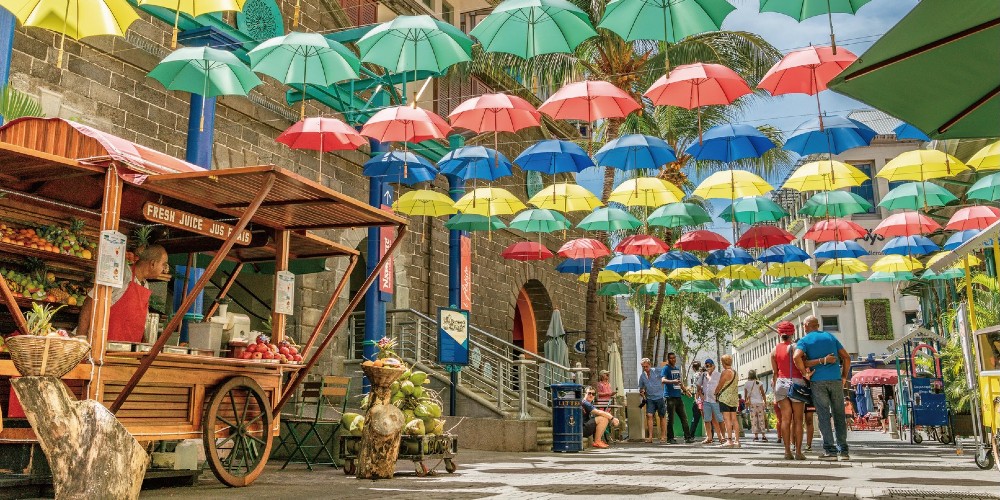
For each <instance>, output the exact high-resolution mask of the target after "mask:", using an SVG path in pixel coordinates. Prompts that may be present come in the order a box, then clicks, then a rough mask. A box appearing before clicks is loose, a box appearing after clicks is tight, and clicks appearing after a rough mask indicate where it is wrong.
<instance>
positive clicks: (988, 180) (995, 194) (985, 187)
mask: <svg viewBox="0 0 1000 500" xmlns="http://www.w3.org/2000/svg"><path fill="white" fill-rule="evenodd" d="M965 197H966V198H968V199H970V200H986V201H997V200H1000V172H997V173H995V174H990V175H987V176H986V177H983V178H982V179H979V180H978V181H976V183H975V184H973V185H972V187H970V188H969V190H968V191H966V192H965Z"/></svg>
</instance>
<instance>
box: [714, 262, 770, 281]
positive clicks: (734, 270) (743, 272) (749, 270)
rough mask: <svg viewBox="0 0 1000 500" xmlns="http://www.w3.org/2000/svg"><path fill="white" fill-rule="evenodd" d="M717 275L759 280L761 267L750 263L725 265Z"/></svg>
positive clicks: (731, 278) (717, 276) (728, 277)
mask: <svg viewBox="0 0 1000 500" xmlns="http://www.w3.org/2000/svg"><path fill="white" fill-rule="evenodd" d="M715 277H716V278H723V279H727V280H759V279H760V269H757V268H756V267H754V266H751V265H750V264H734V265H732V266H726V267H723V268H722V270H720V271H719V274H716V275H715Z"/></svg>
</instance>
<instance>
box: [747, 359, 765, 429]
mask: <svg viewBox="0 0 1000 500" xmlns="http://www.w3.org/2000/svg"><path fill="white" fill-rule="evenodd" d="M743 399H744V400H745V401H746V402H747V406H749V407H750V430H751V431H752V432H753V440H754V441H763V442H765V443H766V442H767V435H766V432H767V413H766V412H765V411H764V399H765V394H764V384H762V383H760V381H759V380H757V370H750V372H749V373H747V383H746V384H743ZM757 435H760V439H758V438H757Z"/></svg>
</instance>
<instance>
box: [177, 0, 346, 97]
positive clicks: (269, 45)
mask: <svg viewBox="0 0 1000 500" xmlns="http://www.w3.org/2000/svg"><path fill="white" fill-rule="evenodd" d="M164 1H165V3H171V2H170V0H164ZM247 56H249V57H250V69H252V70H254V71H256V72H258V73H263V74H265V75H267V76H270V77H271V78H274V79H275V80H278V81H279V82H281V83H284V84H286V85H287V84H290V83H297V84H303V85H315V86H320V87H329V86H330V85H333V84H334V83H337V82H341V81H344V80H357V79H358V78H359V75H358V71H360V69H361V61H359V60H358V58H357V56H355V55H354V52H351V50H350V49H348V48H347V47H345V46H344V45H342V44H341V43H340V42H336V41H333V40H330V39H329V38H327V37H325V36H323V35H321V34H319V33H300V32H296V31H292V32H290V33H288V34H287V35H281V36H276V37H274V38H270V39H267V40H264V41H263V42H261V43H260V45H258V46H256V47H254V48H253V49H252V50H250V51H249V52H247Z"/></svg>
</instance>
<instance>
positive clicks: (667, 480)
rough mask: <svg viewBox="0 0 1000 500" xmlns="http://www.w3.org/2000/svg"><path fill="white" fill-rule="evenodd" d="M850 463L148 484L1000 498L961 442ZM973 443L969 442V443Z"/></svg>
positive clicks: (526, 464) (599, 455)
mask: <svg viewBox="0 0 1000 500" xmlns="http://www.w3.org/2000/svg"><path fill="white" fill-rule="evenodd" d="M850 438H851V439H850V440H851V442H852V445H853V448H852V452H851V461H850V462H823V461H819V460H817V459H816V456H817V454H816V450H818V449H819V448H821V446H820V445H819V440H818V439H817V441H816V445H817V446H815V447H814V451H813V452H811V453H809V454H807V456H808V457H809V460H806V461H786V460H782V454H783V452H782V449H781V448H780V446H781V445H779V444H776V443H774V442H773V441H774V437H773V435H772V436H771V440H772V442H771V443H754V442H752V441H751V442H744V445H743V448H741V449H722V448H718V447H712V446H702V445H696V444H695V445H683V444H682V445H659V444H618V445H614V446H613V447H612V448H610V449H607V450H588V451H586V452H582V453H569V454H556V453H542V452H538V453H494V452H479V451H462V452H460V453H459V455H458V458H457V462H458V463H459V470H458V471H457V472H456V473H454V474H447V473H445V472H444V466H443V464H434V463H428V464H427V465H428V466H435V465H437V468H438V473H437V474H436V475H434V476H429V477H417V476H416V475H415V474H414V473H413V472H412V470H413V468H412V467H411V463H409V462H400V463H399V465H398V467H397V470H398V471H399V472H398V473H397V476H396V478H394V479H392V480H388V481H378V482H373V481H361V480H357V479H355V478H353V477H347V476H345V475H344V474H343V472H342V471H340V470H339V469H333V468H331V467H328V466H326V467H324V466H321V467H318V468H317V469H316V470H314V471H312V472H310V471H308V470H306V469H305V467H304V466H302V465H297V466H296V465H293V466H289V468H288V469H286V470H280V469H279V468H278V467H276V466H269V467H268V470H266V471H265V472H264V474H263V475H262V476H261V478H260V479H258V480H257V482H256V483H254V485H252V486H251V487H248V488H244V489H227V488H225V487H222V486H221V485H219V483H218V482H216V481H215V478H214V477H212V476H211V474H210V473H206V474H205V475H203V477H202V479H201V481H200V482H199V484H198V485H197V486H195V487H189V488H169V489H161V490H152V491H145V492H143V497H148V498H161V497H185V498H296V499H306V498H335V497H336V498H352V499H353V498H375V497H380V498H407V497H409V498H420V497H423V498H435V499H437V498H449V499H459V500H465V499H477V498H518V499H529V498H530V499H535V498H546V499H549V498H552V499H555V498H569V497H573V498H590V497H593V498H597V497H600V498H625V497H629V498H632V497H646V498H701V499H704V498H727V499H738V498H739V499H742V498H754V499H764V498H783V499H788V498H802V497H823V498H832V497H845V498H850V497H854V498H887V499H888V498H891V499H927V498H1000V472H998V471H997V470H995V469H994V470H991V471H981V470H979V469H978V468H976V465H975V463H974V462H973V458H972V456H971V455H970V454H968V453H966V454H964V455H957V454H956V451H955V448H954V447H953V446H943V445H940V444H936V443H935V444H928V443H927V442H926V441H925V443H924V444H922V445H910V444H906V443H902V442H900V441H891V440H889V439H888V438H886V437H885V435H883V434H877V433H873V432H853V433H851V436H850ZM966 446H967V448H966V449H968V446H969V445H968V444H967V445H966Z"/></svg>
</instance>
